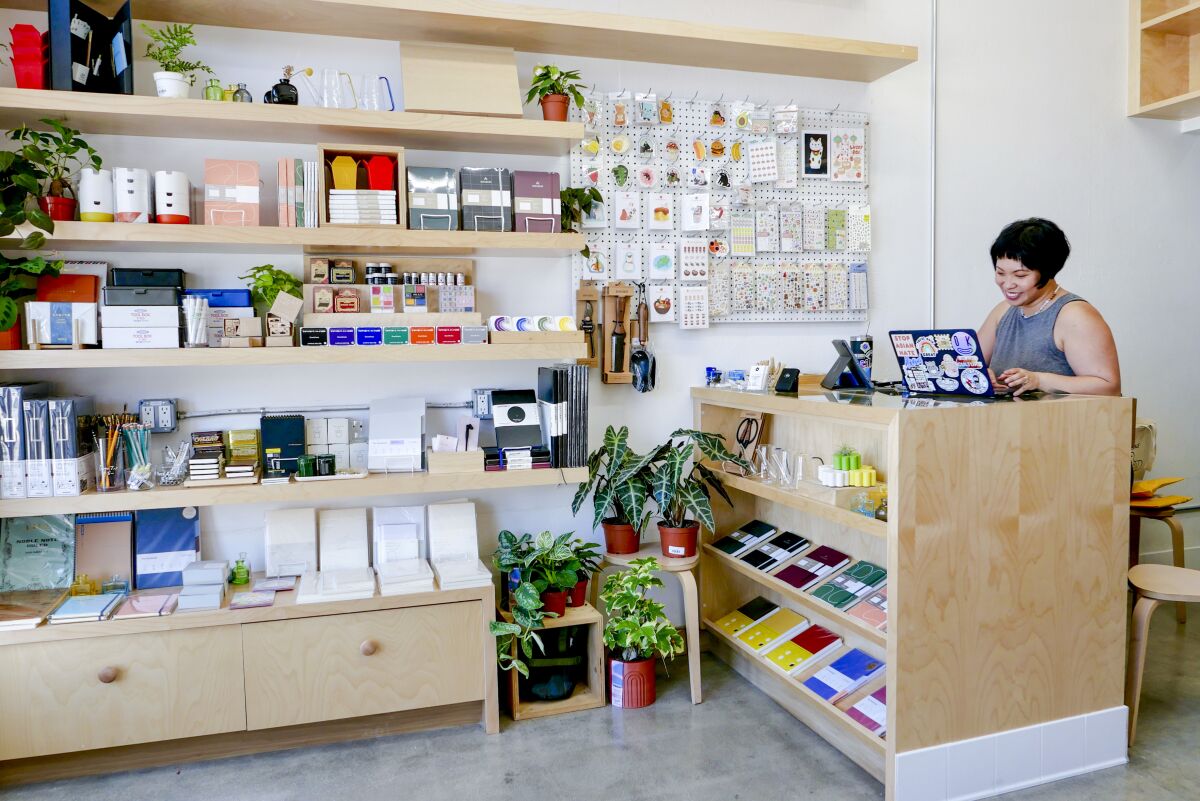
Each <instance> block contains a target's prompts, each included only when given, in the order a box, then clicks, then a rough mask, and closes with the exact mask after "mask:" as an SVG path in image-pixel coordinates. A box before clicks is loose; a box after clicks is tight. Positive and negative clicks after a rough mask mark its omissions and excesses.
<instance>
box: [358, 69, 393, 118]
mask: <svg viewBox="0 0 1200 801" xmlns="http://www.w3.org/2000/svg"><path fill="white" fill-rule="evenodd" d="M358 86H359V89H358V107H359V108H361V109H365V110H367V111H395V110H396V100H395V98H394V97H393V96H392V83H391V81H389V80H388V79H387V76H386V75H360V76H359V84H358Z"/></svg>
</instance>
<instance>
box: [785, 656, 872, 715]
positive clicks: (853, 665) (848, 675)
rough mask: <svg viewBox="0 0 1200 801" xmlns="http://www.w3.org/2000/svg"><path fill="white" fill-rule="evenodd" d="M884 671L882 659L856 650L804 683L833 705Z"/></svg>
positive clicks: (839, 658)
mask: <svg viewBox="0 0 1200 801" xmlns="http://www.w3.org/2000/svg"><path fill="white" fill-rule="evenodd" d="M883 669H884V662H883V660H882V659H876V658H875V657H873V656H871V655H870V654H868V653H866V652H864V651H860V650H858V649H857V648H855V649H853V650H852V651H847V652H846V653H845V654H843V655H842V656H839V657H838V658H837V659H836V660H834V661H833V663H832V664H830V665H827V666H825V667H823V668H821V669H820V670H818V671H817V672H816V673H815V674H813V675H812V676H810V677H809V678H808V679H806V680H805V681H804V686H805V687H807V688H808V689H810V690H812V691H813V692H814V693H816V694H817V695H819V696H821V697H822V698H824V699H825V700H826V701H828V702H829V703H831V704H832V703H836V702H837V701H839V700H841V699H842V698H844V697H845V696H847V695H849V694H850V693H852V692H854V691H855V690H857V689H858V688H859V687H861V686H863V685H864V684H866V683H867V682H868V681H870V680H871V679H873V678H875V676H877V675H879V673H880V671H882V670H883Z"/></svg>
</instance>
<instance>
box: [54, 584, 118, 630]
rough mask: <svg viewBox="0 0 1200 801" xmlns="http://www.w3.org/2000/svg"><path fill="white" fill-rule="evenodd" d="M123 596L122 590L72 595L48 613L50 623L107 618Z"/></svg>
mask: <svg viewBox="0 0 1200 801" xmlns="http://www.w3.org/2000/svg"><path fill="white" fill-rule="evenodd" d="M124 598H125V593H123V592H106V593H104V594H102V595H72V596H71V597H69V598H67V599H66V600H65V601H63V602H62V604H61V605H60V606H59V607H58V608H57V609H55V610H54V611H53V612H51V613H50V623H51V625H54V624H57V623H87V622H93V621H97V620H108V619H109V618H110V617H112V613H113V612H114V611H116V609H117V607H118V606H120V605H121V601H122V600H123V599H124Z"/></svg>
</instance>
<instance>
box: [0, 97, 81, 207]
mask: <svg viewBox="0 0 1200 801" xmlns="http://www.w3.org/2000/svg"><path fill="white" fill-rule="evenodd" d="M41 122H42V124H44V125H48V126H50V128H51V130H49V131H35V130H33V129H32V128H30V127H29V126H28V125H22V126H21V127H20V128H17V129H16V130H14V131H10V132H9V134H8V137H9V138H10V139H12V140H13V141H14V142H20V143H21V149H20V150H19V151H18V152H19V153H20V155H21V157H22V158H24V159H25V160H26V161H28V162H29V163H30V164H31V165H33V168H32V170H28V171H27V172H26V173H25V174H26V175H30V176H31V177H33V178H35V179H36V181H35V183H36V186H34V188H33V189H31V190H30V191H31V192H32V193H33V194H34V195H48V196H50V197H66V196H67V195H68V194H70V195H74V194H75V192H74V190H73V189H72V188H71V182H70V178H71V176H72V175H74V174H75V173H76V172H77V171H78V170H79V168H80V167H90V168H92V169H93V170H98V169H100V167H101V166H102V163H103V162H102V160H101V159H100V156H99V155H97V153H96V151H95V149H93V148H92V146H91V145H89V144H88V143H87V142H85V141H84V140H83V139H81V138H80V136H79V131H77V130H75V129H74V128H68V127H67V126H66V125H63V124H62V122H60V121H59V120H55V119H49V118H47V119H43V120H41ZM25 188H26V189H28V188H29V187H28V186H26V187H25ZM30 222H33V220H32V218H31V219H30Z"/></svg>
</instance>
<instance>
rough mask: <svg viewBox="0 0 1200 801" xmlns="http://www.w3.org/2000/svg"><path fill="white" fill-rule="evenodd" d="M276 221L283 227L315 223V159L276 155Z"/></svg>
mask: <svg viewBox="0 0 1200 801" xmlns="http://www.w3.org/2000/svg"><path fill="white" fill-rule="evenodd" d="M276 170H277V174H276V177H277V181H278V189H279V194H278V212H279V225H280V227H282V228H316V227H317V217H318V214H317V162H316V161H305V160H304V159H289V158H283V159H279V161H278V162H277V165H276Z"/></svg>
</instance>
